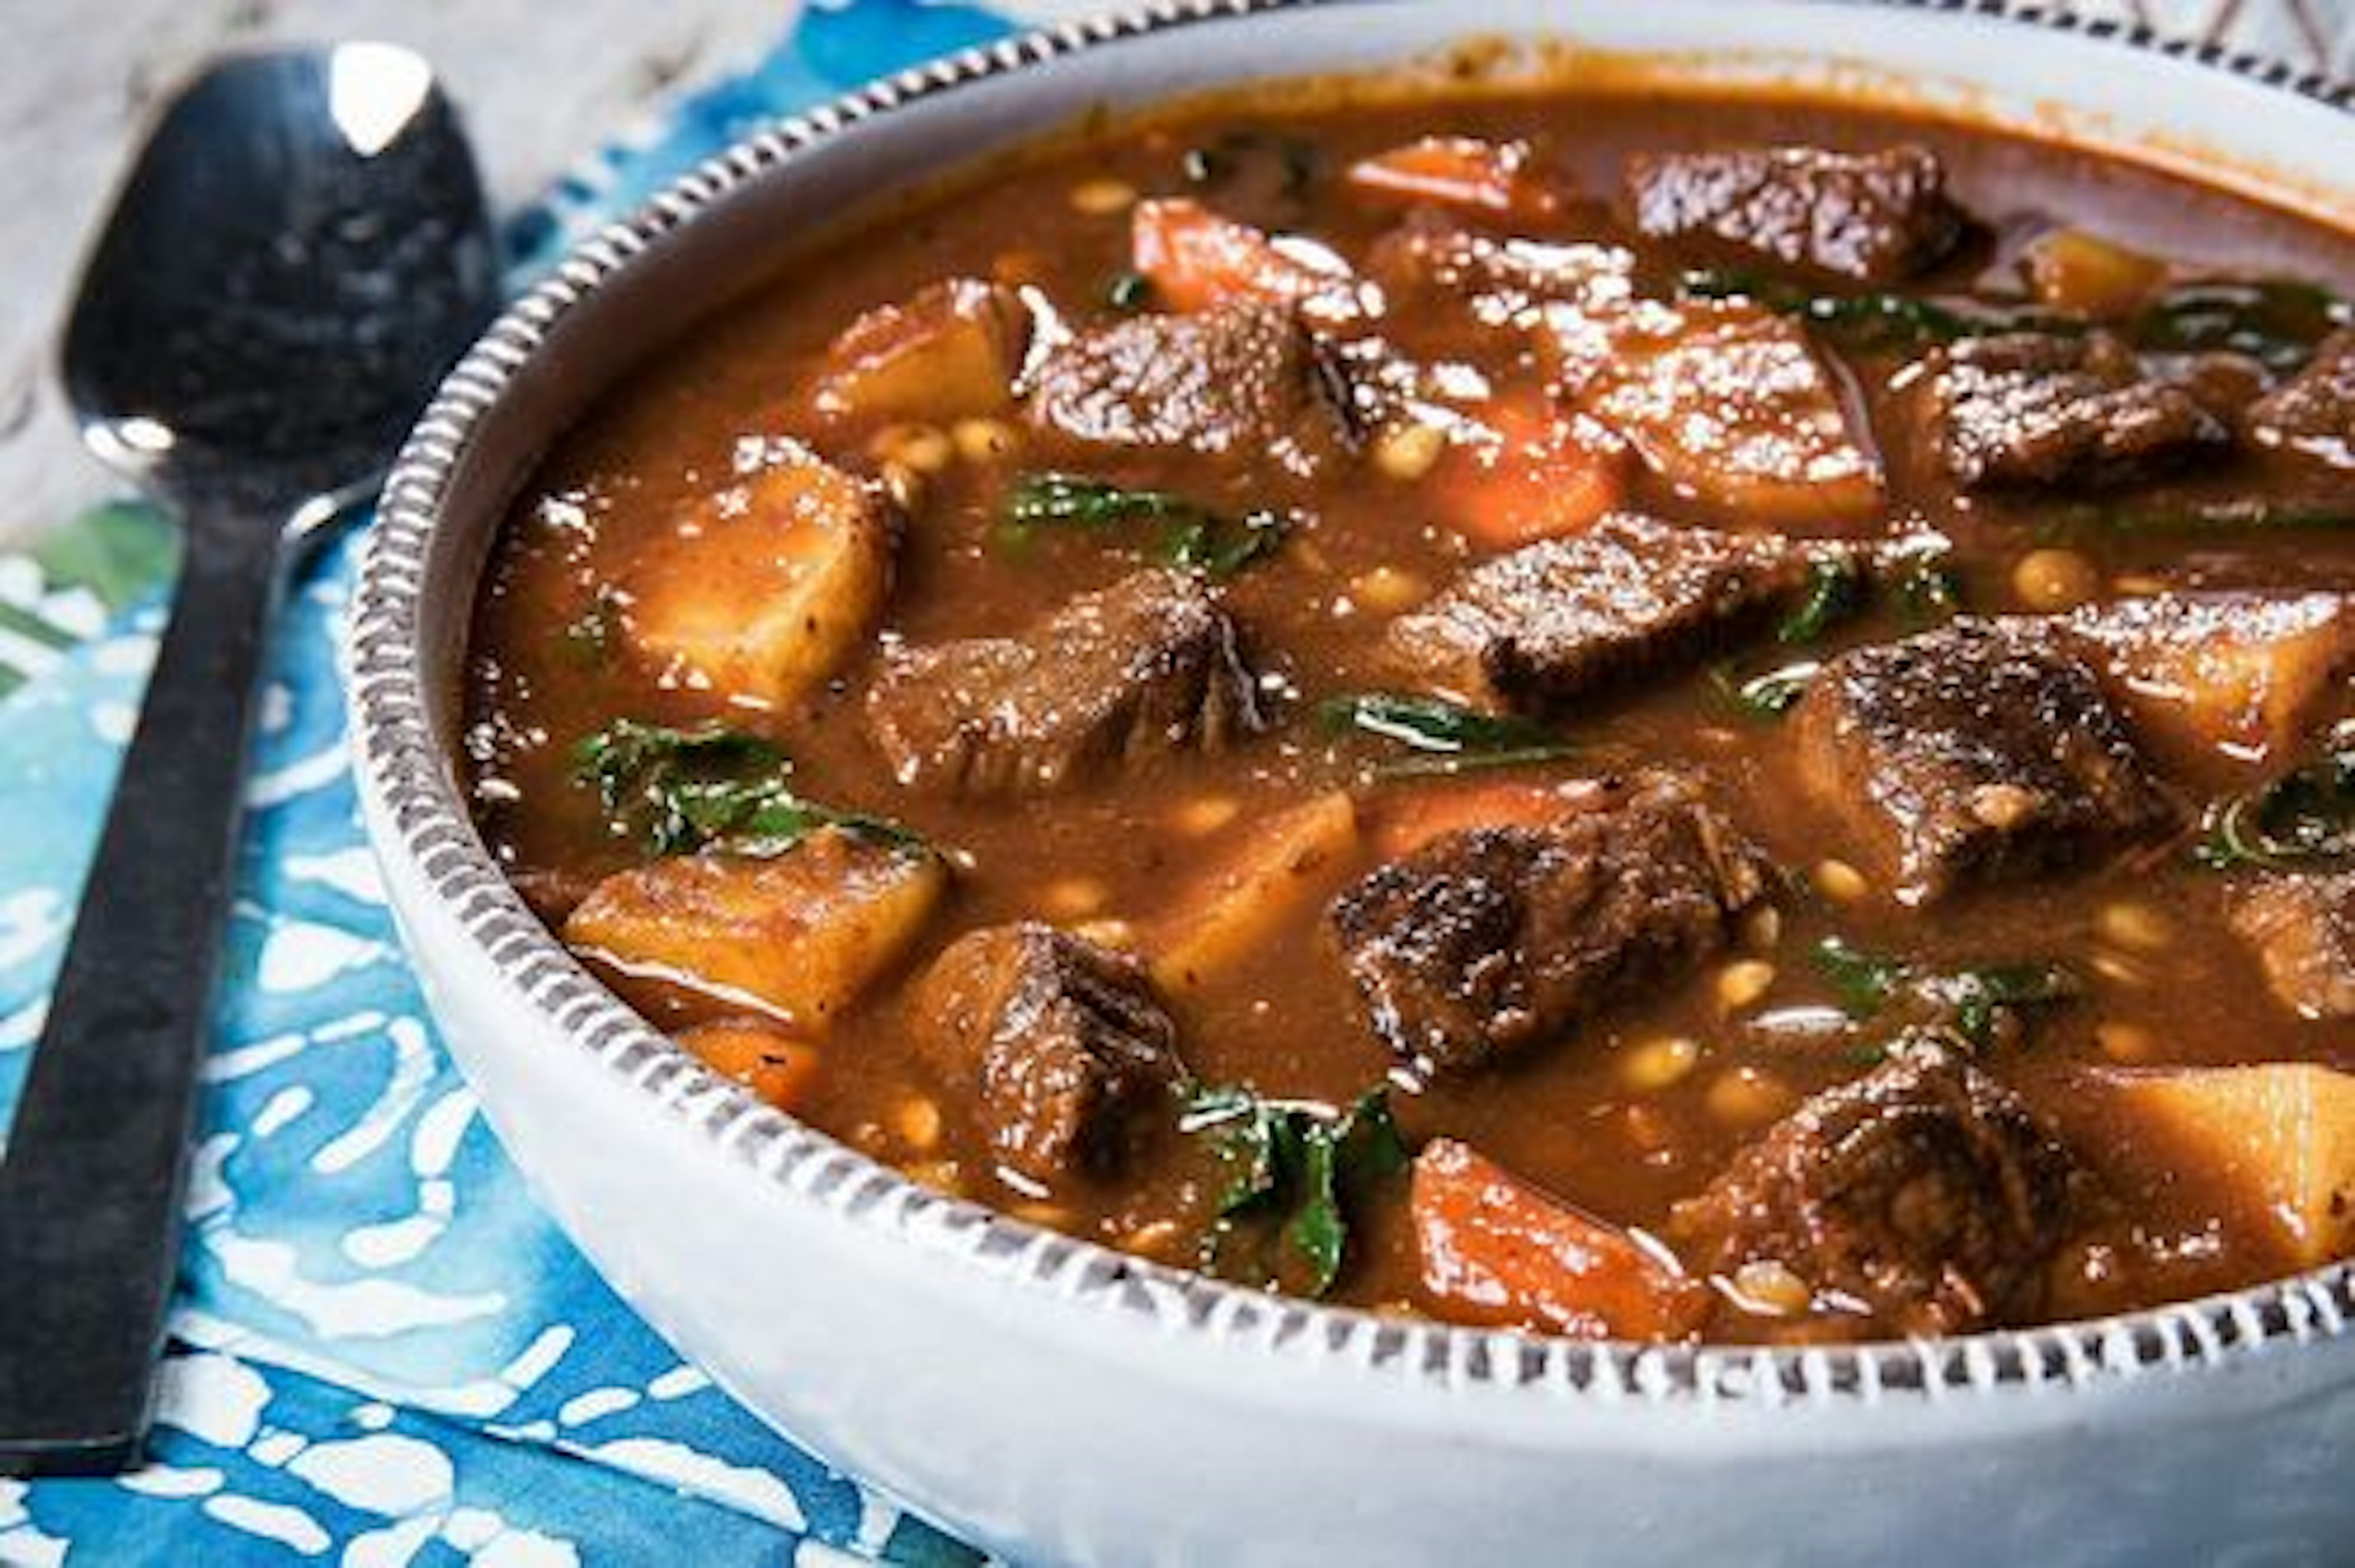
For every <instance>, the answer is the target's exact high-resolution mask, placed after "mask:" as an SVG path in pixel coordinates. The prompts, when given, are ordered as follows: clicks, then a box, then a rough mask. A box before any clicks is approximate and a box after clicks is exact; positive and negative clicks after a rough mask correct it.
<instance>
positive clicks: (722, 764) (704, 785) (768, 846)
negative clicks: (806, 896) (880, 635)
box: [572, 719, 923, 856]
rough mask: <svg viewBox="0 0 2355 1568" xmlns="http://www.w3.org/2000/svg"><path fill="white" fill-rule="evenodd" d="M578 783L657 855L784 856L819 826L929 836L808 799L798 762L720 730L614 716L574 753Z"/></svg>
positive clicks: (906, 843) (906, 837)
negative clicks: (799, 789)
mask: <svg viewBox="0 0 2355 1568" xmlns="http://www.w3.org/2000/svg"><path fill="white" fill-rule="evenodd" d="M572 757H573V777H574V778H575V779H576V780H577V781H578V782H580V783H581V784H586V785H591V786H593V787H594V788H595V789H596V791H597V799H598V803H599V804H600V805H602V806H603V807H604V808H605V816H606V819H607V825H608V827H610V829H611V830H612V832H613V834H614V836H615V837H625V838H634V839H636V840H638V841H639V842H640V843H641V844H643V845H644V846H645V848H646V850H647V851H648V852H649V853H650V854H653V855H656V856H663V855H682V854H686V853H687V852H688V851H690V850H695V849H700V848H707V847H709V848H722V849H726V850H728V851H730V853H732V854H738V855H753V856H770V855H781V854H783V852H784V851H786V850H787V849H790V848H793V847H794V845H795V844H798V843H799V842H801V841H802V840H803V839H804V838H806V837H809V836H810V835H811V834H812V833H815V831H817V830H818V829H819V828H821V827H840V828H844V829H846V830H847V831H850V832H854V833H858V834H860V835H862V836H864V837H870V838H877V839H880V840H882V841H884V842H886V843H888V844H891V845H893V846H895V847H899V848H921V847H922V842H923V841H922V839H921V838H919V837H917V836H916V835H915V834H914V833H912V832H911V831H910V830H909V829H907V828H906V827H901V826H900V824H898V823H896V822H890V821H887V820H885V819H884V818H882V817H878V816H862V815H860V814H858V813H857V812H847V811H837V810H836V809H835V808H833V807H831V806H826V805H818V804H817V803H816V802H815V801H808V800H804V799H803V798H802V797H801V796H799V795H795V794H794V792H793V789H792V787H791V785H790V784H789V783H788V781H789V779H790V778H791V776H792V773H793V764H792V763H790V762H789V761H788V760H787V759H786V757H785V755H784V753H783V752H780V751H779V750H777V748H776V747H775V746H773V745H772V744H770V743H769V742H768V741H764V740H762V738H761V737H760V736H758V735H748V734H746V733H744V732H743V731H740V730H730V729H728V728H726V727H724V726H722V725H719V724H703V725H698V726H697V727H696V728H694V729H692V730H674V729H669V728H666V727H665V726H663V725H659V724H645V723H641V722H639V721H638V720H634V719H617V720H614V721H613V723H611V724H608V725H607V726H606V727H605V728H604V729H602V730H600V731H597V732H596V733H595V734H593V735H590V736H588V737H587V738H585V739H583V740H582V741H581V742H580V744H579V745H577V746H575V747H574V748H573V753H572Z"/></svg>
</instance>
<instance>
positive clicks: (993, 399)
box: [811, 278, 1030, 424]
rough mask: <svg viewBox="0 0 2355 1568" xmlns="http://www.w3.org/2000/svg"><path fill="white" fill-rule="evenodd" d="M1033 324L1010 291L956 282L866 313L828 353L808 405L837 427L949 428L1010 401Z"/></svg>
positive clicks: (965, 280)
mask: <svg viewBox="0 0 2355 1568" xmlns="http://www.w3.org/2000/svg"><path fill="white" fill-rule="evenodd" d="M1029 341H1030V316H1029V313H1028V311H1027V310H1026V309H1025V308H1024V307H1023V304H1022V301H1021V298H1020V297H1019V296H1018V295H1017V294H1016V293H1015V292H1014V291H1013V290H1012V289H1009V288H1007V287H1005V286H1004V285H1002V284H998V283H981V282H978V281H976V280H975V279H972V278H949V279H945V280H943V281H942V282H940V283H932V284H930V285H929V286H927V287H925V288H922V289H920V290H918V291H917V292H916V293H915V294H914V295H913V296H912V297H911V298H910V299H908V300H907V301H906V302H905V303H903V304H887V305H881V306H879V307H877V308H876V309H874V310H870V311H868V313H867V314H866V315H862V316H860V317H859V318H858V320H857V321H854V322H852V323H851V324H850V325H849V327H848V328H847V329H846V330H845V331H844V333H843V334H842V336H839V337H837V338H836V339H835V340H834V346H833V347H831V348H830V349H828V350H827V355H826V358H827V362H828V363H829V364H830V365H831V366H832V367H833V368H832V369H831V370H830V371H828V372H827V374H826V377H825V379H822V380H821V381H819V382H818V384H817V389H816V390H815V393H814V394H812V398H811V401H812V403H813V404H814V405H815V408H816V410H817V411H818V412H819V413H820V414H821V415H824V416H826V417H827V418H835V419H885V420H902V421H929V422H932V423H939V424H944V423H947V422H948V421H952V420H957V419H963V418H964V417H966V416H968V415H974V414H987V413H994V412H996V411H998V410H999V409H1001V408H1003V407H1005V406H1006V404H1007V403H1008V402H1010V401H1011V400H1013V389H1014V378H1015V374H1016V372H1018V370H1020V369H1021V368H1022V357H1023V354H1024V352H1025V351H1026V350H1027V349H1028V347H1029Z"/></svg>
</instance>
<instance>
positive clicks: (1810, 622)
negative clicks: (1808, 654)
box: [1774, 558, 1865, 645]
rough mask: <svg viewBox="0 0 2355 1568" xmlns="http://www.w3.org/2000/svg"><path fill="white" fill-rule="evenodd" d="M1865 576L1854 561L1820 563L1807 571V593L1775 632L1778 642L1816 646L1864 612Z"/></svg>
mask: <svg viewBox="0 0 2355 1568" xmlns="http://www.w3.org/2000/svg"><path fill="white" fill-rule="evenodd" d="M1864 603H1865V582H1864V573H1863V572H1862V571H1859V569H1858V567H1857V564H1856V562H1855V561H1854V560H1849V559H1847V558H1839V559H1835V560H1818V561H1817V562H1816V563H1815V564H1814V565H1812V566H1810V567H1809V568H1808V569H1807V592H1806V596H1805V597H1804V598H1802V599H1801V600H1800V602H1799V605H1798V607H1797V608H1796V609H1795V610H1793V611H1792V612H1791V613H1790V614H1788V615H1786V616H1785V617H1784V619H1783V624H1781V625H1780V626H1777V627H1776V628H1775V629H1774V637H1775V640H1776V641H1777V642H1780V643H1784V644H1786V645H1797V644H1801V643H1812V642H1814V641H1816V640H1817V638H1819V637H1821V636H1822V635H1824V634H1825V633H1826V632H1828V631H1830V630H1831V629H1832V628H1833V627H1834V626H1836V625H1838V624H1840V623H1841V622H1842V621H1845V620H1847V619H1849V617H1850V616H1852V615H1854V614H1856V613H1858V612H1859V611H1860V610H1862V609H1863V608H1864Z"/></svg>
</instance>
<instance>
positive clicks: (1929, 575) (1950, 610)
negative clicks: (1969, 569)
mask: <svg viewBox="0 0 2355 1568" xmlns="http://www.w3.org/2000/svg"><path fill="white" fill-rule="evenodd" d="M1896 584H1897V604H1898V610H1899V613H1901V614H1902V615H1903V616H1904V617H1905V620H1906V623H1907V624H1909V625H1915V626H1924V625H1928V624H1930V623H1931V622H1933V621H1945V620H1951V619H1953V618H1954V617H1955V616H1956V615H1959V614H1961V613H1963V578H1962V573H1961V572H1959V571H1956V570H1955V568H1954V566H1953V565H1952V564H1951V563H1949V562H1948V560H1947V559H1946V558H1945V556H1943V555H1917V556H1912V557H1909V558H1908V559H1907V560H1906V563H1905V569H1904V570H1903V571H1901V572H1900V573H1898V575H1897V580H1896Z"/></svg>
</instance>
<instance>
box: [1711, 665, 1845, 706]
mask: <svg viewBox="0 0 2355 1568" xmlns="http://www.w3.org/2000/svg"><path fill="white" fill-rule="evenodd" d="M1822 670H1823V666H1822V665H1821V664H1818V663H1817V661H1816V660H1814V659H1800V660H1798V661H1796V663H1792V664H1786V665H1783V666H1780V667H1776V668H1774V669H1770V670H1763V671H1760V672H1759V673H1758V674H1755V675H1744V674H1743V673H1742V671H1741V670H1740V669H1739V668H1738V667H1735V666H1733V665H1731V664H1720V665H1712V666H1710V671H1709V678H1710V684H1711V685H1712V686H1714V687H1716V688H1717V689H1718V691H1719V693H1720V694H1721V695H1722V696H1723V697H1724V699H1726V701H1728V702H1729V703H1731V704H1732V705H1733V707H1734V708H1735V709H1738V710H1739V711H1740V712H1741V713H1742V716H1743V717H1744V718H1748V719H1758V720H1774V719H1780V718H1781V717H1783V715H1784V714H1785V713H1788V712H1789V711H1790V710H1791V709H1794V708H1796V707H1797V706H1798V703H1799V699H1801V698H1803V697H1805V696H1806V695H1807V688H1808V687H1809V686H1811V685H1813V684H1814V683H1815V678H1816V677H1817V675H1819V674H1820V673H1822Z"/></svg>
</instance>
